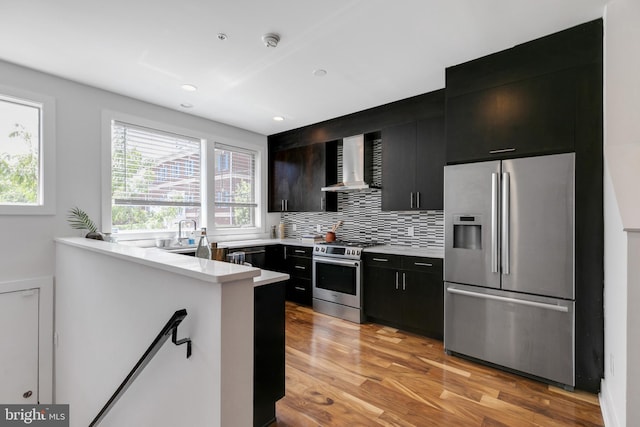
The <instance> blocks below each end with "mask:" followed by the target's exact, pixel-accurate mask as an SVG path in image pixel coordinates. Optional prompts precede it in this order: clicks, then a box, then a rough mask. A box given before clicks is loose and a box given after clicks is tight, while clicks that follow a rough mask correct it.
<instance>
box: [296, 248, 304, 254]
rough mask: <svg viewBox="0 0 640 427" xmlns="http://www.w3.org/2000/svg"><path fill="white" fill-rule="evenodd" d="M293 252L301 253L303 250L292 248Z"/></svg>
mask: <svg viewBox="0 0 640 427" xmlns="http://www.w3.org/2000/svg"><path fill="white" fill-rule="evenodd" d="M294 252H295V253H297V254H303V253H304V251H303V250H301V249H296V250H294Z"/></svg>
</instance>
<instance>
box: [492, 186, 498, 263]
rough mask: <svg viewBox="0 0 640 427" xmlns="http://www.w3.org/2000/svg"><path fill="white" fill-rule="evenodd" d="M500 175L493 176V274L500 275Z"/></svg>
mask: <svg viewBox="0 0 640 427" xmlns="http://www.w3.org/2000/svg"><path fill="white" fill-rule="evenodd" d="M499 193H500V174H498V173H492V174H491V272H492V273H498V249H499V244H498V232H499V231H498V230H499V229H498V212H499V210H500V207H499V206H500V194H499Z"/></svg>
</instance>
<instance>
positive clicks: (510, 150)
mask: <svg viewBox="0 0 640 427" xmlns="http://www.w3.org/2000/svg"><path fill="white" fill-rule="evenodd" d="M512 151H516V149H515V148H500V149H499V150H491V151H489V154H498V153H510V152H512Z"/></svg>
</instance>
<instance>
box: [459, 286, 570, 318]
mask: <svg viewBox="0 0 640 427" xmlns="http://www.w3.org/2000/svg"><path fill="white" fill-rule="evenodd" d="M447 292H448V293H450V294H456V295H464V296H467V297H472V298H480V299H488V300H493V301H502V302H508V303H513V304H520V305H526V306H529V307H536V308H543V309H545V310H552V311H559V312H562V313H567V312H569V307H565V306H563V305H554V304H547V303H544V302H537V301H529V300H523V299H518V298H509V297H501V296H499V295H491V294H481V293H477V292H470V291H465V290H463V289H456V288H447Z"/></svg>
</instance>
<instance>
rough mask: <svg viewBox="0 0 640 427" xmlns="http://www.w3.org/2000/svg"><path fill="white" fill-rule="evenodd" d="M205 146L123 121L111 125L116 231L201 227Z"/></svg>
mask: <svg viewBox="0 0 640 427" xmlns="http://www.w3.org/2000/svg"><path fill="white" fill-rule="evenodd" d="M200 158H201V141H200V140H199V139H196V138H191V137H187V136H183V135H177V134H173V133H169V132H164V131H161V130H157V129H150V128H146V127H142V126H136V125H132V124H128V123H124V122H119V121H113V122H112V125H111V199H112V200H111V227H112V231H116V230H115V229H117V231H123V230H127V231H151V230H171V229H176V228H177V222H178V221H180V220H181V219H195V220H196V221H197V223H198V224H201V197H200V194H201V191H200V188H201V179H200Z"/></svg>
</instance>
